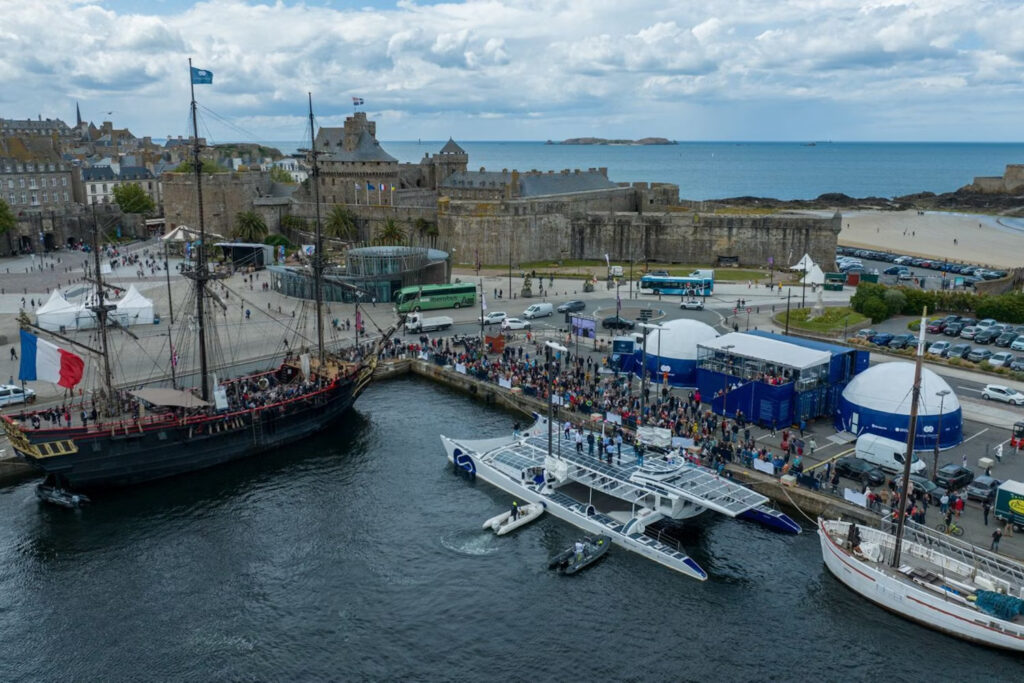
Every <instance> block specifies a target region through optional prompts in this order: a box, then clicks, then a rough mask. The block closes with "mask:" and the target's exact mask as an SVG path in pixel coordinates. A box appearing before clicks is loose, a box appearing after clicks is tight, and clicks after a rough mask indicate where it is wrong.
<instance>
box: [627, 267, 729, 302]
mask: <svg viewBox="0 0 1024 683" xmlns="http://www.w3.org/2000/svg"><path fill="white" fill-rule="evenodd" d="M640 291H642V292H650V293H651V294H679V295H681V296H711V294H712V292H714V291H715V271H713V270H695V271H694V272H692V273H690V274H689V275H687V276H685V277H672V276H669V277H664V276H661V275H644V276H643V277H642V278H640Z"/></svg>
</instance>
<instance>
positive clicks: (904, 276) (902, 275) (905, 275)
mask: <svg viewBox="0 0 1024 683" xmlns="http://www.w3.org/2000/svg"><path fill="white" fill-rule="evenodd" d="M912 277H914V274H913V273H911V272H910V271H909V270H907V269H906V268H904V269H903V270H901V271H900V272H899V273H897V274H896V279H897V280H909V279H911V278H912Z"/></svg>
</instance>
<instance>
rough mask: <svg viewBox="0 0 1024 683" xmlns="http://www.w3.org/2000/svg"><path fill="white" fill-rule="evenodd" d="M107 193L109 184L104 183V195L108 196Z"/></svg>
mask: <svg viewBox="0 0 1024 683" xmlns="http://www.w3.org/2000/svg"><path fill="white" fill-rule="evenodd" d="M106 192H107V184H106V183H103V193H104V194H106Z"/></svg>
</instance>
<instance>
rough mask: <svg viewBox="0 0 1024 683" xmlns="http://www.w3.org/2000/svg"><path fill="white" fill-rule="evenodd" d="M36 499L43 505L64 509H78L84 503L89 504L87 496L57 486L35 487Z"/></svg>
mask: <svg viewBox="0 0 1024 683" xmlns="http://www.w3.org/2000/svg"><path fill="white" fill-rule="evenodd" d="M36 497H37V498H39V500H41V501H43V502H45V503H52V504H54V505H59V506H61V507H65V508H72V509H74V508H78V507H82V506H83V505H85V504H86V503H91V502H92V501H91V500H89V496H86V495H84V494H81V493H71V492H70V491H67V490H65V489H62V488H60V487H58V486H50V485H48V484H39V485H37V486H36Z"/></svg>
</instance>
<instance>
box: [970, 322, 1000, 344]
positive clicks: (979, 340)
mask: <svg viewBox="0 0 1024 683" xmlns="http://www.w3.org/2000/svg"><path fill="white" fill-rule="evenodd" d="M1002 333H1003V330H1002V329H1000V328H999V327H998V326H997V325H993V326H992V327H989V328H986V329H984V330H980V331H979V332H978V333H977V334H975V335H974V343H975V344H991V343H992V342H994V341H995V340H996V339H998V338H999V335H1000V334H1002Z"/></svg>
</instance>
